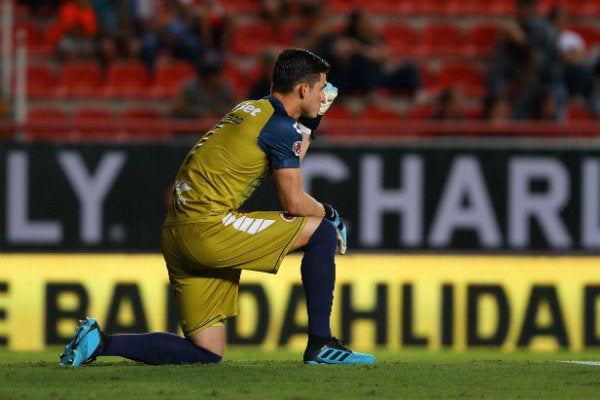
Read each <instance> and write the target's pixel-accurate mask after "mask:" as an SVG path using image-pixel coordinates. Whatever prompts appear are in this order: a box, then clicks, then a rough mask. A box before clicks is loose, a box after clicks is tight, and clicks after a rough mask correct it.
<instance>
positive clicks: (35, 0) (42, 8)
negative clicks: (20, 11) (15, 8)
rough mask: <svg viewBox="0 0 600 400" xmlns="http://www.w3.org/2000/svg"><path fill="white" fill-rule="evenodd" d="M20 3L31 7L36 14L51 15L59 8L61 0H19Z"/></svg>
mask: <svg viewBox="0 0 600 400" xmlns="http://www.w3.org/2000/svg"><path fill="white" fill-rule="evenodd" d="M19 3H20V4H24V5H26V6H27V7H29V10H30V11H31V13H32V14H33V15H34V16H41V17H45V16H49V15H53V14H54V13H55V12H56V10H58V6H59V3H60V1H59V0H19Z"/></svg>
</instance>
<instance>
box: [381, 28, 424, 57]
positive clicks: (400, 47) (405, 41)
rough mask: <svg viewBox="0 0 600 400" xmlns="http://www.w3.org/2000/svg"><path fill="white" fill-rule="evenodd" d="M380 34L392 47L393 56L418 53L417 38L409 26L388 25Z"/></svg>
mask: <svg viewBox="0 0 600 400" xmlns="http://www.w3.org/2000/svg"><path fill="white" fill-rule="evenodd" d="M379 33H380V34H381V36H382V37H383V39H384V40H385V42H386V43H387V45H388V46H389V47H390V49H391V51H392V53H393V54H396V55H413V54H415V53H416V51H417V45H416V44H417V37H416V34H415V32H414V30H413V29H412V28H411V27H410V26H409V25H400V24H386V25H383V26H382V27H381V28H380V30H379Z"/></svg>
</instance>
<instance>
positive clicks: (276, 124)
mask: <svg viewBox="0 0 600 400" xmlns="http://www.w3.org/2000/svg"><path fill="white" fill-rule="evenodd" d="M258 145H259V146H260V148H261V149H262V150H263V151H264V152H265V154H266V155H267V158H268V159H269V163H270V164H271V168H273V169H277V168H299V167H300V151H301V149H302V134H301V133H300V132H299V131H298V130H297V129H296V128H295V123H294V121H293V120H291V119H287V118H285V119H280V118H274V119H272V120H271V121H269V122H268V123H267V124H266V125H265V126H264V128H263V130H262V131H261V133H260V135H259V136H258Z"/></svg>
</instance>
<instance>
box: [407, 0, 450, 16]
mask: <svg viewBox="0 0 600 400" xmlns="http://www.w3.org/2000/svg"><path fill="white" fill-rule="evenodd" d="M396 7H397V12H398V13H400V14H406V15H412V14H416V15H427V16H430V15H443V14H445V13H446V0H403V1H399V2H397V5H396Z"/></svg>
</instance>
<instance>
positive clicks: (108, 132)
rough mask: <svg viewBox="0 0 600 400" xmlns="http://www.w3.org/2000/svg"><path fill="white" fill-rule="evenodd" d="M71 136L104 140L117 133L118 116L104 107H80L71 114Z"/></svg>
mask: <svg viewBox="0 0 600 400" xmlns="http://www.w3.org/2000/svg"><path fill="white" fill-rule="evenodd" d="M71 122H72V129H71V132H70V136H71V137H73V138H76V139H81V140H104V139H110V138H111V137H112V136H114V135H115V130H114V126H115V122H116V118H115V116H114V114H113V112H112V111H111V110H109V109H107V108H104V107H100V106H98V107H89V106H86V107H80V108H78V109H75V110H74V111H73V114H72V116H71Z"/></svg>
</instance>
